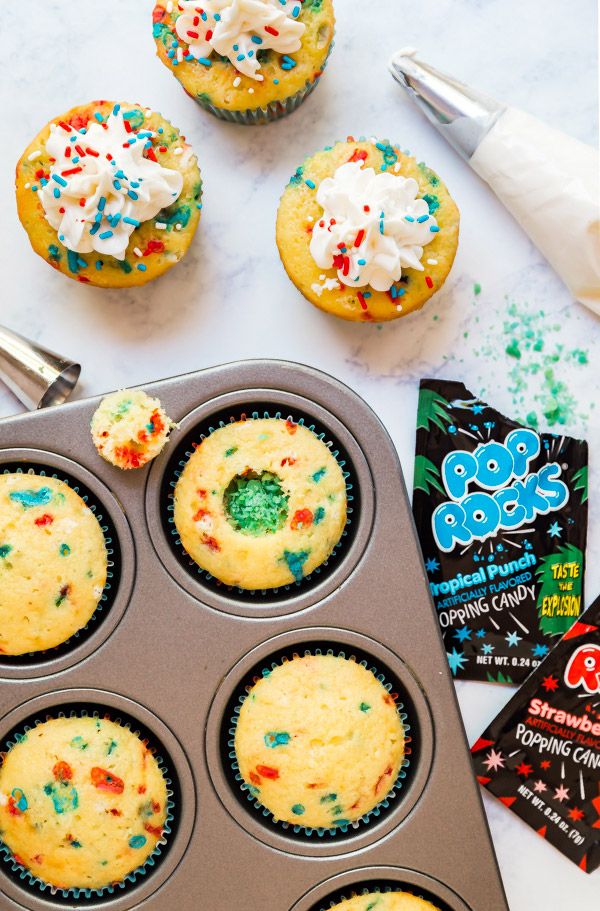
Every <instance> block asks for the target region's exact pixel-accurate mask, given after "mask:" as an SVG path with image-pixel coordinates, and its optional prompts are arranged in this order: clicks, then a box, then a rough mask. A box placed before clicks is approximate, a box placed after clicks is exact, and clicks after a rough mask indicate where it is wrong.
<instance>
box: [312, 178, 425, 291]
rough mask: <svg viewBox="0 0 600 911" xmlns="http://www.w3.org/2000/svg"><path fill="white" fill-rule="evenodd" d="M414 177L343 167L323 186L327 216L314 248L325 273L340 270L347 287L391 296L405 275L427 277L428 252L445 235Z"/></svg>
mask: <svg viewBox="0 0 600 911" xmlns="http://www.w3.org/2000/svg"><path fill="white" fill-rule="evenodd" d="M418 193H419V184H418V183H417V181H416V180H414V179H413V178H412V177H402V176H401V175H400V174H391V173H389V172H382V173H376V172H375V171H374V170H373V168H364V167H363V162H362V161H350V162H348V163H347V164H343V165H341V166H340V167H339V168H338V169H337V170H336V172H335V174H334V175H333V177H326V178H325V180H323V181H321V184H320V185H319V189H318V190H317V202H318V203H319V204H320V205H321V206H322V208H323V215H322V216H321V218H320V219H319V221H318V222H316V223H315V226H314V229H313V232H312V238H311V242H310V252H311V255H312V258H313V259H314V261H315V262H316V264H317V265H318V266H319V268H320V269H332V268H337V270H338V272H337V274H338V278H339V280H340V282H341V283H342V284H343V285H347V286H349V287H355V288H364V287H365V285H370V286H371V288H373V290H374V291H389V290H390V288H391V287H392V285H393V284H394V283H395V282H397V281H399V280H400V279H401V277H402V269H403V268H404V269H418V270H420V271H423V266H422V265H421V257H422V256H423V247H424V246H425V245H426V244H428V243H429V242H430V241H432V240H433V238H434V237H435V233H437V231H438V230H439V229H438V227H437V222H436V220H435V218H434V217H433V216H432V215H430V214H429V206H428V205H427V203H426V201H425V200H424V199H421V198H419V196H418Z"/></svg>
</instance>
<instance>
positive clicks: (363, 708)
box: [359, 702, 371, 712]
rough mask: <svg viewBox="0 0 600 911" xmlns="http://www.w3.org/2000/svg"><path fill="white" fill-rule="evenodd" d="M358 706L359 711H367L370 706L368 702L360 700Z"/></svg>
mask: <svg viewBox="0 0 600 911" xmlns="http://www.w3.org/2000/svg"><path fill="white" fill-rule="evenodd" d="M359 708H360V710H361V712H368V711H370V709H371V706H370V705H369V703H368V702H361V704H360V706H359Z"/></svg>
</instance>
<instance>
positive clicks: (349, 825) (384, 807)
mask: <svg viewBox="0 0 600 911" xmlns="http://www.w3.org/2000/svg"><path fill="white" fill-rule="evenodd" d="M289 655H291V658H290V657H289ZM309 655H335V656H336V657H338V658H346V659H348V660H349V661H356V662H357V663H358V664H360V665H361V666H362V667H364V668H366V669H367V670H369V671H371V673H372V674H373V675H374V676H375V677H376V678H377V680H379V682H380V683H381V684H382V685H383V687H384V688H385V689H386V690H387V691H388V693H392V692H393V685H392V684H391V683H390V682H389V681H388V680H387V677H386V675H385V674H383V673H382V672H381V671H380V670H379V669H378V668H377V667H375V666H374V665H372V664H371V662H370V661H369V660H368V659H367V658H359V657H357V656H356V655H354V654H353V653H350V654H346V652H344V651H343V650H341V649H340V650H338V649H334V648H326V649H321V648H304V649H303V650H302V651H301V652H300V651H299V650H298V651H295V650H291V651H290V652H289V653H288V654H286V655H282V656H281V657H280V658H279V659H277V660H273V661H271V663H270V664H269V665H268V666H267V667H264V668H263V669H262V670H261V671H260V673H259V674H257V675H255V676H254V677H253V678H252V680H250V681H248V682H247V683H246V684H242V687H241V688H242V690H243V691H242V692H240V693H239V694H238V698H237V702H236V704H235V706H234V708H233V714H232V715H231V717H230V719H229V722H230V724H231V727H229V728H228V730H227V749H228V753H227V759H228V762H229V770H230V772H231V773H232V775H233V780H234V784H235V787H236V789H237V790H238V792H241V795H242V796H245V798H246V800H247V801H248V803H249V804H250V805H251V807H252V808H253V810H256V811H257V813H259V814H260V815H261V816H262V817H263V818H264V819H265V820H268V821H269V822H271V823H272V824H273V825H274V826H276V827H277V828H279V829H280V830H282V831H284V832H286V833H287V834H293V835H295V836H299V837H306V838H307V839H308V838H314V837H315V836H316V837H317V838H323V837H331V838H334V837H336V836H340V835H345V836H351V835H352V834H355V833H357V832H358V831H362V830H363V829H364V827H365V826H367V825H369V823H371V822H373V820H375V819H378V818H379V817H381V816H382V815H383V814H384V813H385V812H386V811H388V810H390V809H391V808H392V805H393V803H394V801H395V800H396V799H397V797H398V796H399V794H400V793H401V791H402V789H403V786H404V782H405V780H406V778H407V776H408V774H409V772H408V770H409V768H410V765H411V755H412V747H411V744H412V737H411V735H410V732H411V730H412V725H411V723H410V721H409V717H408V713H407V712H406V711H405V706H404V703H402V702H401V701H400V699H399V697H398V694H397V693H393V695H394V697H395V702H396V708H397V711H398V714H399V716H400V720H401V721H402V726H403V728H404V738H405V739H404V749H405V754H404V759H403V760H402V765H401V767H400V771H399V773H398V777H397V778H396V781H395V782H394V784H393V786H392V788H391V789H390V791H389V792H388V794H386V796H385V798H384V799H383V800H382V801H380V802H379V803H378V804H377V805H376V806H375V807H373V809H372V810H369V812H368V813H365V814H364V815H363V816H361V817H359V819H357V820H355V821H353V822H348V821H342V822H341V823H340V824H338V825H336V826H333V827H332V828H311V827H306V826H302V825H298V824H292V823H289V822H284V821H282V820H277V819H275V817H274V816H273V814H272V813H271V812H270V811H269V810H268V809H267V808H266V807H265V806H263V804H262V803H261V802H260V801H259V800H257V798H256V795H255V794H254V793H253V788H252V785H249V784H248V783H247V782H245V781H244V779H243V778H242V775H241V773H240V768H239V764H238V761H237V755H236V752H235V733H236V729H237V724H238V719H239V715H240V712H241V710H242V706H243V704H244V702H245V701H246V699H247V697H248V694H249V693H250V691H251V690H252V688H253V686H254V684H255V683H256V682H257V681H258V680H260V679H261V677H267V676H269V674H270V673H271V672H272V671H273V670H275V668H276V667H279V666H281V665H282V664H285V663H286V661H290V660H293V659H294V658H297V657H306V656H309Z"/></svg>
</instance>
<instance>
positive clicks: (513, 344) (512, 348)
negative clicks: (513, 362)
mask: <svg viewBox="0 0 600 911" xmlns="http://www.w3.org/2000/svg"><path fill="white" fill-rule="evenodd" d="M504 350H505V351H506V353H507V354H508V356H509V357H516V358H517V360H521V349H520V348H519V343H518V341H517V340H516V338H513V339H511V341H510V343H509V344H508V345H507V346H506V348H505V349H504Z"/></svg>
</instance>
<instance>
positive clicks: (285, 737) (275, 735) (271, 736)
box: [264, 731, 292, 750]
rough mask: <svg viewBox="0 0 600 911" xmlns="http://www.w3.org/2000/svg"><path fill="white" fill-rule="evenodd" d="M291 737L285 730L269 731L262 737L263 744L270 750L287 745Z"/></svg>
mask: <svg viewBox="0 0 600 911" xmlns="http://www.w3.org/2000/svg"><path fill="white" fill-rule="evenodd" d="M291 739H292V738H291V735H290V734H288V733H287V731H269V732H268V733H267V734H265V737H264V741H265V746H266V747H268V748H269V749H270V750H274V749H275V748H276V747H283V746H287V744H288V743H289V742H290V740H291Z"/></svg>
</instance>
